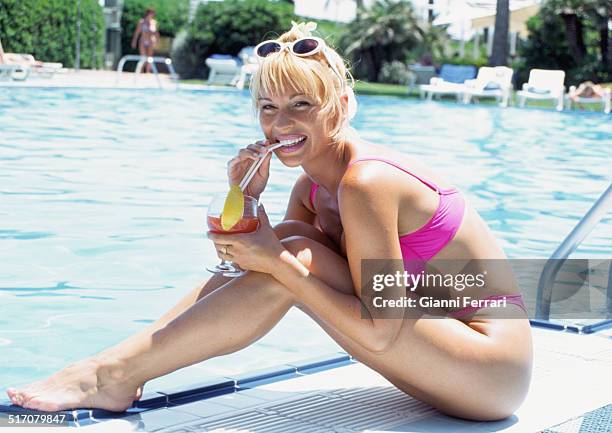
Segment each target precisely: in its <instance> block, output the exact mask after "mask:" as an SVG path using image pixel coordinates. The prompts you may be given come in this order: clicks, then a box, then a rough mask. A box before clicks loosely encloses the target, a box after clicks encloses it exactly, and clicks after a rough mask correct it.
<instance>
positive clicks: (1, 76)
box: [0, 63, 30, 81]
mask: <svg viewBox="0 0 612 433" xmlns="http://www.w3.org/2000/svg"><path fill="white" fill-rule="evenodd" d="M29 76H30V68H29V67H27V66H22V65H15V64H11V63H9V64H0V81H11V80H14V81H25V80H26V79H27V78H28V77H29Z"/></svg>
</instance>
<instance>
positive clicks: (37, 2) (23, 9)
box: [0, 0, 104, 68]
mask: <svg viewBox="0 0 612 433" xmlns="http://www.w3.org/2000/svg"><path fill="white" fill-rule="evenodd" d="M76 34H77V0H0V38H1V39H2V45H3V47H4V51H6V52H14V53H30V54H32V55H34V57H36V59H37V60H42V61H47V62H61V63H63V64H64V67H69V68H71V67H74V61H75V52H76ZM80 39H81V67H82V68H92V67H95V68H101V67H102V66H103V63H104V13H103V11H102V8H101V7H100V5H99V4H98V2H97V0H81V38H80Z"/></svg>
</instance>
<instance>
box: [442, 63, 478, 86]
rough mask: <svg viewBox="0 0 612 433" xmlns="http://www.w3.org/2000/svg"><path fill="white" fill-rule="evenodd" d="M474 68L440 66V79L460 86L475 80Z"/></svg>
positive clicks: (468, 66)
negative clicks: (467, 81)
mask: <svg viewBox="0 0 612 433" xmlns="http://www.w3.org/2000/svg"><path fill="white" fill-rule="evenodd" d="M476 73H477V71H476V66H472V65H449V64H444V65H442V69H441V70H440V78H442V79H443V80H444V81H447V82H449V83H458V84H462V83H464V82H465V81H466V80H472V79H474V78H476Z"/></svg>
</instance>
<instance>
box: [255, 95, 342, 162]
mask: <svg viewBox="0 0 612 433" xmlns="http://www.w3.org/2000/svg"><path fill="white" fill-rule="evenodd" d="M258 109H259V123H260V125H261V129H262V131H263V133H264V135H265V136H266V138H267V139H268V140H269V141H270V142H272V143H276V142H278V141H282V140H291V139H296V140H297V139H299V140H300V141H299V142H297V143H296V144H294V145H291V146H288V147H281V148H280V149H277V150H275V151H274V152H275V154H276V156H277V157H278V158H279V159H280V160H281V162H282V163H283V164H285V165H286V166H289V167H297V166H299V165H301V164H302V162H303V161H304V160H306V159H309V158H310V157H312V155H315V154H316V153H317V152H318V149H321V146H322V145H324V144H327V143H329V142H330V138H329V136H328V134H327V131H326V129H325V122H323V121H322V120H321V118H320V115H319V113H320V109H321V108H320V106H319V105H318V104H317V101H316V100H315V99H313V98H311V97H309V96H307V95H304V94H303V93H300V92H299V91H297V90H294V89H291V90H288V91H287V92H285V93H284V94H277V95H262V97H261V98H259V100H258Z"/></svg>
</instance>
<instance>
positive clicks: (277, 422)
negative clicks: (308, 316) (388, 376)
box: [162, 386, 438, 433]
mask: <svg viewBox="0 0 612 433" xmlns="http://www.w3.org/2000/svg"><path fill="white" fill-rule="evenodd" d="M436 413H438V411H437V410H436V409H434V408H432V407H431V406H428V405H427V404H425V403H422V402H420V401H417V400H415V399H413V398H412V397H410V396H408V395H406V394H404V393H403V392H401V391H400V390H398V389H396V388H394V387H386V386H385V387H374V388H372V387H368V388H340V389H337V390H334V391H332V392H324V393H312V394H308V395H301V396H300V397H297V398H292V399H290V400H283V401H281V402H268V403H264V404H262V405H261V406H257V407H255V408H249V409H248V410H243V411H240V412H234V413H233V414H231V415H229V416H228V415H225V416H223V415H222V416H217V417H211V418H206V419H202V420H199V421H196V422H190V423H189V424H182V425H180V426H174V427H171V428H167V429H164V430H162V432H164V433H179V432H189V431H198V432H211V433H212V432H228V431H231V432H252V433H280V432H282V433H286V432H292V433H302V432H303V433H313V432H342V433H352V432H361V431H363V430H365V429H370V430H383V429H388V428H390V427H393V426H399V425H401V424H405V423H407V422H412V421H417V420H419V419H422V418H426V417H430V416H432V415H434V414H436Z"/></svg>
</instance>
